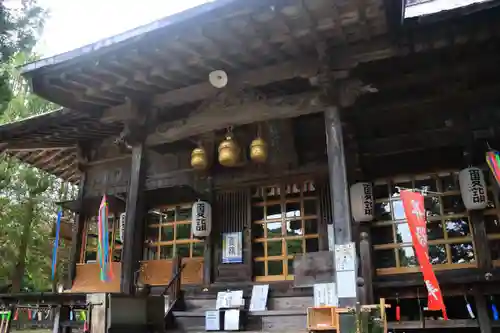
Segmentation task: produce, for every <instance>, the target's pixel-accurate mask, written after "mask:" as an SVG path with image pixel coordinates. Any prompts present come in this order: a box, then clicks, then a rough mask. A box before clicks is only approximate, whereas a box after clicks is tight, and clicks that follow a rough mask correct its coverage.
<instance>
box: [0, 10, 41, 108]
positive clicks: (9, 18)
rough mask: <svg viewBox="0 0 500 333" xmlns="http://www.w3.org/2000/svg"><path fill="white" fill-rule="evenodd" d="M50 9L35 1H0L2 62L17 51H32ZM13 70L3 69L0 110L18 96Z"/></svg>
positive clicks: (0, 48)
mask: <svg viewBox="0 0 500 333" xmlns="http://www.w3.org/2000/svg"><path fill="white" fill-rule="evenodd" d="M46 15H47V12H46V11H44V10H43V9H42V8H41V7H40V6H38V4H37V1H36V0H20V1H0V62H1V63H6V62H8V61H9V60H10V59H11V58H12V56H14V55H15V54H17V53H18V52H28V53H29V52H31V50H32V49H33V47H34V46H35V43H36V40H37V38H38V36H39V34H40V32H41V30H42V28H43V23H44V21H45V18H46ZM10 77H11V76H10V73H9V72H7V71H6V70H2V71H0V111H3V110H4V109H5V107H6V106H7V105H8V104H9V102H10V100H11V99H12V97H13V96H14V95H15V94H13V92H12V90H11V85H10V84H9V79H10Z"/></svg>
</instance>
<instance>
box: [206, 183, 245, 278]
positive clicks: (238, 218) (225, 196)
mask: <svg viewBox="0 0 500 333" xmlns="http://www.w3.org/2000/svg"><path fill="white" fill-rule="evenodd" d="M214 217H215V221H214V222H215V223H214V231H213V234H214V247H215V251H214V257H215V263H214V267H216V272H215V281H216V282H217V281H218V282H241V281H251V279H252V243H251V210H250V189H249V188H246V189H241V190H235V191H223V192H218V193H216V196H215V211H214ZM237 231H242V232H243V264H222V263H221V262H222V234H223V233H226V232H237Z"/></svg>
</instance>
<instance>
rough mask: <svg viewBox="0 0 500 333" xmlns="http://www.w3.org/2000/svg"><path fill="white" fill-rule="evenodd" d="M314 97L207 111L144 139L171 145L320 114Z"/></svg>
mask: <svg viewBox="0 0 500 333" xmlns="http://www.w3.org/2000/svg"><path fill="white" fill-rule="evenodd" d="M324 109H325V106H324V105H323V104H322V103H321V102H320V100H319V97H318V93H304V94H300V95H294V96H283V97H279V98H274V99H270V100H267V101H260V102H255V103H248V104H242V105H237V106H230V107H227V108H217V109H208V110H204V111H201V112H200V113H198V114H196V115H193V116H191V117H189V118H187V119H181V120H177V121H172V122H166V123H162V124H159V125H158V126H157V127H156V132H155V133H153V134H150V135H149V136H148V137H147V139H146V144H147V145H148V146H154V145H158V144H162V143H169V142H174V141H178V140H182V139H186V138H188V137H192V136H197V135H200V134H203V133H206V132H211V131H215V130H220V129H224V128H227V127H228V126H240V125H246V124H250V123H255V122H261V121H268V120H271V119H285V118H294V117H298V116H300V115H305V114H311V113H318V112H322V111H324Z"/></svg>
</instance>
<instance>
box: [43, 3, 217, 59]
mask: <svg viewBox="0 0 500 333" xmlns="http://www.w3.org/2000/svg"><path fill="white" fill-rule="evenodd" d="M204 2H208V1H207V0H176V1H174V0H140V1H138V0H39V3H40V5H41V6H43V7H44V8H48V9H49V10H50V16H49V18H48V20H47V22H46V25H45V29H44V32H43V34H42V37H41V40H40V42H39V45H38V46H37V52H38V53H40V54H41V55H43V56H44V57H48V56H52V55H55V54H58V53H62V52H66V51H70V50H72V49H75V48H78V47H80V46H83V45H86V44H89V43H93V42H96V41H98V40H99V39H102V38H106V37H110V36H113V35H116V34H119V33H121V32H124V31H126V30H129V29H133V28H135V27H138V26H140V25H143V24H147V23H150V22H152V21H154V20H157V19H160V18H162V17H165V16H168V15H171V14H174V13H177V12H180V11H182V10H185V9H188V8H191V7H194V6H197V5H200V4H202V3H204Z"/></svg>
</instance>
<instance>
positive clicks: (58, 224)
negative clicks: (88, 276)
mask: <svg viewBox="0 0 500 333" xmlns="http://www.w3.org/2000/svg"><path fill="white" fill-rule="evenodd" d="M61 219H62V209H59V211H58V212H57V219H56V237H55V239H54V247H53V249H52V281H54V280H55V278H56V269H57V254H58V248H59V232H60V230H61Z"/></svg>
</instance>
